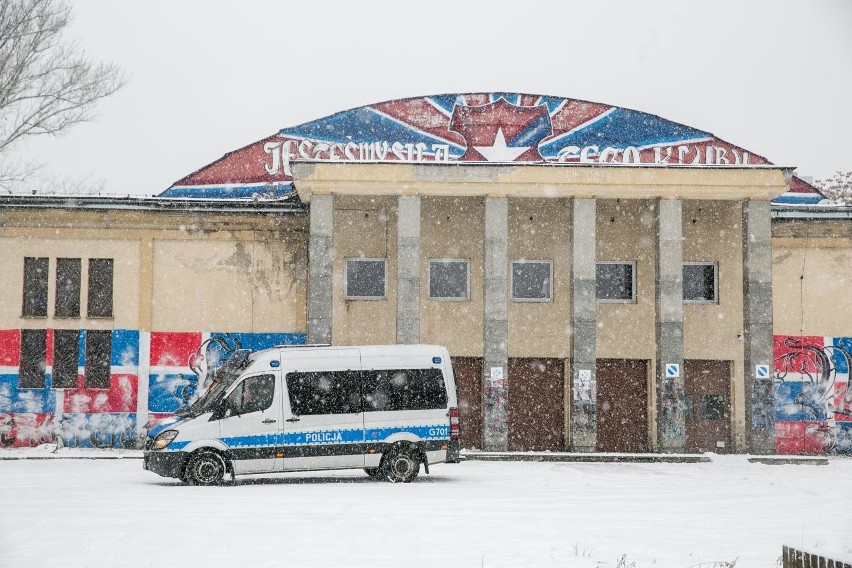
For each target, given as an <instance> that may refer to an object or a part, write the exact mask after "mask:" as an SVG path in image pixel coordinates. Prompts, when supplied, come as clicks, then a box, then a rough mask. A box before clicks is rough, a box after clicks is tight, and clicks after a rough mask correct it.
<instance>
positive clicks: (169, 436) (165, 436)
mask: <svg viewBox="0 0 852 568" xmlns="http://www.w3.org/2000/svg"><path fill="white" fill-rule="evenodd" d="M177 435H178V431H177V430H166V431H165V432H161V433H160V435H159V436H157V437H156V438H154V443H153V445H151V449H152V450H162V449H163V448H165V447H166V446H168V445H169V444H171V443H172V440H174V439H175V438H177Z"/></svg>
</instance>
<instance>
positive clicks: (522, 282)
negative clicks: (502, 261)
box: [512, 260, 553, 302]
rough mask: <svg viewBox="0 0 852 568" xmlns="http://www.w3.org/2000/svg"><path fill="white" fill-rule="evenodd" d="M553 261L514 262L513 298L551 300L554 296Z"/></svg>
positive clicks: (522, 300) (527, 300)
mask: <svg viewBox="0 0 852 568" xmlns="http://www.w3.org/2000/svg"><path fill="white" fill-rule="evenodd" d="M552 282H553V263H551V262H550V261H549V260H516V261H514V262H512V299H513V300H516V301H519V302H549V301H550V300H551V299H552V297H553V284H552Z"/></svg>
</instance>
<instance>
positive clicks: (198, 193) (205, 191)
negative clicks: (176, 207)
mask: <svg viewBox="0 0 852 568" xmlns="http://www.w3.org/2000/svg"><path fill="white" fill-rule="evenodd" d="M270 193H271V194H272V195H273V196H274V197H287V196H290V195H292V194H293V193H295V190H294V189H293V184H292V183H290V182H287V183H263V184H257V185H240V186H226V185H223V186H213V187H209V186H205V187H192V186H181V187H172V188H169V189H167V190H166V191H164V192H163V193H161V194H160V197H175V198H178V197H180V198H183V197H194V198H199V197H203V198H210V199H251V198H252V197H254V196H255V194H258V195H263V196H267V195H269V194H270Z"/></svg>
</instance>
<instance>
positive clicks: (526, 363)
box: [508, 359, 565, 452]
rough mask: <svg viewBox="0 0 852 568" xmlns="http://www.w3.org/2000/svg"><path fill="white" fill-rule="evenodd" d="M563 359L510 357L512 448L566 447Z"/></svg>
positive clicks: (510, 447) (510, 436)
mask: <svg viewBox="0 0 852 568" xmlns="http://www.w3.org/2000/svg"><path fill="white" fill-rule="evenodd" d="M563 369H564V364H563V362H562V359H509V440H508V445H509V451H511V452H525V451H556V452H558V451H561V450H562V449H563V444H564V441H563V430H564V424H565V421H564V415H563V399H564V386H563Z"/></svg>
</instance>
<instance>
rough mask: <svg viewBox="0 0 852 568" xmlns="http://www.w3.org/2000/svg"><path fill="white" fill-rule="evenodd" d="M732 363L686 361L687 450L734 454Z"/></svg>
mask: <svg viewBox="0 0 852 568" xmlns="http://www.w3.org/2000/svg"><path fill="white" fill-rule="evenodd" d="M730 377H731V363H730V362H729V361H702V360H698V359H691V360H687V361H684V362H683V379H684V385H683V387H684V395H685V396H686V417H685V418H686V451H688V452H691V453H703V452H716V453H719V454H726V453H729V452H730V451H731V396H730V387H731V379H730Z"/></svg>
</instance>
